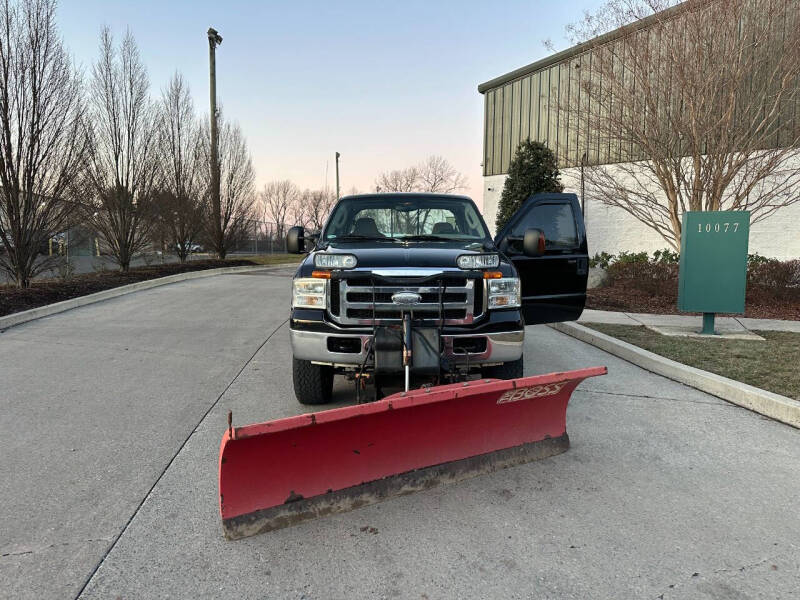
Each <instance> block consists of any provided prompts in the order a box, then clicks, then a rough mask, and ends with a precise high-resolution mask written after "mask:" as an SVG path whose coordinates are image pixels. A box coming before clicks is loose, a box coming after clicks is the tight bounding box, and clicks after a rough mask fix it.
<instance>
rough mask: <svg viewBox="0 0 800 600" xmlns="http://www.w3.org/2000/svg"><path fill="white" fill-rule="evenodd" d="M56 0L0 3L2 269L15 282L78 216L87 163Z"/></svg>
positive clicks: (27, 275)
mask: <svg viewBox="0 0 800 600" xmlns="http://www.w3.org/2000/svg"><path fill="white" fill-rule="evenodd" d="M55 12H56V2H55V0H25V1H22V2H19V3H14V4H12V3H10V2H9V1H8V0H5V1H3V2H2V3H0V27H1V28H2V39H1V40H0V185H2V188H0V242H2V244H0V245H2V248H0V270H3V271H5V272H6V273H7V274H8V275H9V276H10V277H11V278H12V279H13V280H14V281H15V282H16V285H17V286H18V287H22V288H24V287H28V286H29V285H30V282H31V279H32V278H33V277H34V276H35V275H36V274H37V273H38V272H40V271H41V270H43V269H46V268H49V267H50V266H51V265H50V264H48V261H46V260H42V259H38V260H37V254H38V252H39V250H40V248H42V247H43V246H46V245H47V243H48V241H49V240H50V239H51V237H52V236H53V235H55V234H56V233H59V232H60V231H62V230H64V229H66V228H68V227H69V226H70V225H71V224H72V219H73V217H74V215H75V204H74V202H73V193H74V187H73V184H74V182H75V180H76V178H77V177H78V176H79V174H80V172H81V170H82V169H83V166H84V163H85V156H86V149H87V138H86V135H85V128H84V123H83V119H84V106H83V103H82V101H81V92H82V83H81V79H80V77H79V75H78V73H77V72H76V70H75V68H74V67H73V65H72V64H71V62H70V59H69V57H68V55H67V53H66V51H65V49H64V46H63V43H62V40H61V38H60V37H59V36H58V33H57V30H56V23H55Z"/></svg>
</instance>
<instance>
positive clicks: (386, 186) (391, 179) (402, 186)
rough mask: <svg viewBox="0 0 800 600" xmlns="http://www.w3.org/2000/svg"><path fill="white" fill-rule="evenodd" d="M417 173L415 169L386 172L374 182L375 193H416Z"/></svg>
mask: <svg viewBox="0 0 800 600" xmlns="http://www.w3.org/2000/svg"><path fill="white" fill-rule="evenodd" d="M418 182H419V173H418V172H417V168H416V167H408V168H407V169H400V170H395V171H386V172H384V173H381V174H380V175H378V178H377V179H376V180H375V191H376V192H414V191H417V183H418Z"/></svg>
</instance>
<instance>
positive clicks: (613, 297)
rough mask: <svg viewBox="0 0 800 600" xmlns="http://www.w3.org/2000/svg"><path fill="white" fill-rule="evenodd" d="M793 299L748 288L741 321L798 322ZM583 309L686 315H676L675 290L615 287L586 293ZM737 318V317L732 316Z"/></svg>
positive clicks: (799, 300) (798, 307)
mask: <svg viewBox="0 0 800 600" xmlns="http://www.w3.org/2000/svg"><path fill="white" fill-rule="evenodd" d="M795 296H796V297H794V298H780V297H776V294H775V293H773V292H772V291H771V290H769V289H763V288H759V287H756V286H751V287H750V288H748V290H747V300H746V305H745V314H744V316H745V317H751V318H754V319H785V320H793V321H798V320H800V294H796V295H795ZM586 308H593V309H596V310H614V311H620V312H636V313H655V314H666V315H677V314H687V313H679V312H678V286H677V282H676V284H675V288H674V291H672V289H669V290H666V289H665V290H662V291H661V292H660V293H653V292H651V291H645V290H642V289H639V288H636V287H633V286H630V285H624V284H622V283H617V284H615V285H612V286H608V287H603V288H595V289H591V290H588V297H587V299H586ZM734 316H741V315H734Z"/></svg>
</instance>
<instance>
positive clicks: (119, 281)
mask: <svg viewBox="0 0 800 600" xmlns="http://www.w3.org/2000/svg"><path fill="white" fill-rule="evenodd" d="M254 264H256V263H254V262H252V261H249V260H198V261H190V262H187V263H184V264H180V263H173V264H166V265H153V266H149V267H136V268H134V269H131V270H130V271H128V272H127V273H122V272H119V271H103V272H100V273H86V274H82V275H73V276H72V277H70V278H69V279H68V280H66V281H62V280H61V279H46V280H42V281H34V282H33V284H32V285H31V287H30V288H28V289H19V288H16V287H13V286H11V285H0V317H2V316H4V315H10V314H12V313H16V312H21V311H23V310H29V309H31V308H36V307H38V306H45V305H46V304H53V303H54V302H61V301H62V300H69V299H70V298H77V297H79V296H85V295H87V294H94V293H95V292H102V291H103V290H108V289H111V288H115V287H119V286H121V285H128V284H129V283H136V282H138V281H146V280H147V279H156V278H158V277H166V276H167V275H176V274H178V273H186V272H188V271H203V270H206V269H216V268H219V267H241V266H247V265H254Z"/></svg>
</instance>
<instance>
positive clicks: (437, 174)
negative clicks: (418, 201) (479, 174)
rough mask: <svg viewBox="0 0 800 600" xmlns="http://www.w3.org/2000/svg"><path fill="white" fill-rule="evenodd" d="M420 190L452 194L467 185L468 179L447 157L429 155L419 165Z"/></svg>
mask: <svg viewBox="0 0 800 600" xmlns="http://www.w3.org/2000/svg"><path fill="white" fill-rule="evenodd" d="M417 173H418V174H419V175H418V178H419V179H418V184H417V187H418V189H419V191H422V192H438V193H440V194H452V193H453V192H457V191H459V190H463V189H465V188H466V187H467V179H466V177H464V176H463V175H462V174H461V173H459V172H458V171H456V170H455V168H454V167H453V165H451V164H450V163H449V162H448V161H447V159H446V158H444V157H442V156H435V155H434V156H429V157H428V158H427V159H426V160H425V161H424V162H423V163H421V164H420V165H419V166H418V167H417Z"/></svg>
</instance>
